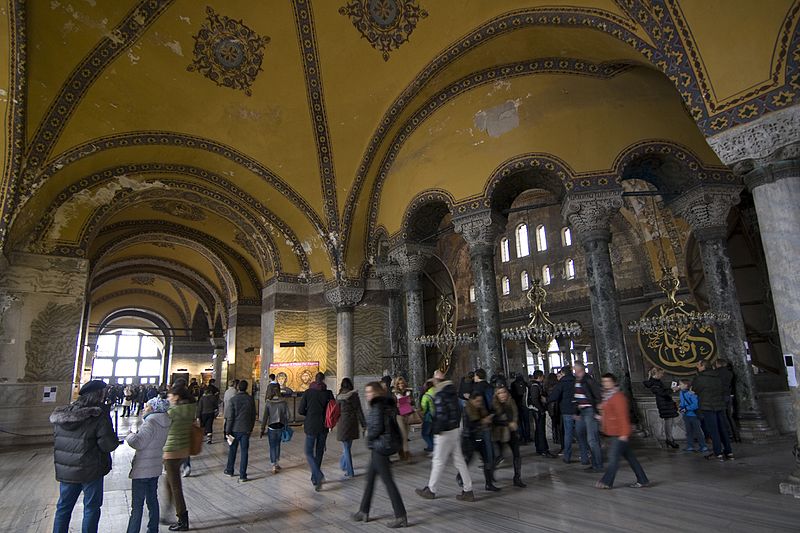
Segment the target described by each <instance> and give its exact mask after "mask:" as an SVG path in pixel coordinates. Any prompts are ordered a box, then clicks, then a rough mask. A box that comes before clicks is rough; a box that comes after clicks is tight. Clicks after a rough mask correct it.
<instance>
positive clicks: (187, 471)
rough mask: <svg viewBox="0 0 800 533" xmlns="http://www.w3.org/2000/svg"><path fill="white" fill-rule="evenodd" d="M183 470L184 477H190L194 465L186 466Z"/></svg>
mask: <svg viewBox="0 0 800 533" xmlns="http://www.w3.org/2000/svg"><path fill="white" fill-rule="evenodd" d="M181 470H182V471H183V477H189V475H191V473H192V467H191V466H186V467H184V468H181Z"/></svg>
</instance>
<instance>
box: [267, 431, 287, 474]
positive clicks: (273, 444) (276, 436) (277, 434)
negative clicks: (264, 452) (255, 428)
mask: <svg viewBox="0 0 800 533" xmlns="http://www.w3.org/2000/svg"><path fill="white" fill-rule="evenodd" d="M268 431H269V433H267V438H268V439H269V464H270V465H272V466H275V465H277V464H278V461H280V460H281V437H282V436H283V429H272V428H269V430H268Z"/></svg>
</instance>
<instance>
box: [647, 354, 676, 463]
mask: <svg viewBox="0 0 800 533" xmlns="http://www.w3.org/2000/svg"><path fill="white" fill-rule="evenodd" d="M663 379H664V370H663V369H662V368H658V367H653V368H651V369H650V372H648V379H647V381H645V382H644V383H643V385H644V387H645V388H646V389H647V390H649V391H650V392H652V393H653V395H654V396H655V397H656V407H657V408H658V416H659V418H661V420H663V421H664V439H665V440H666V443H667V446H669V447H670V448H675V449H677V448H678V443H677V442H675V438H674V437H673V436H672V427H673V426H674V425H675V420H677V419H678V407H677V406H676V405H675V400H674V399H673V398H672V391H671V390H670V389H669V388H667V387H666V386H665V385H664V382H663V381H662V380H663Z"/></svg>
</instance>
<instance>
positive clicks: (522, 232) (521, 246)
mask: <svg viewBox="0 0 800 533" xmlns="http://www.w3.org/2000/svg"><path fill="white" fill-rule="evenodd" d="M530 253H531V249H530V247H529V245H528V225H527V224H520V225H519V226H517V257H525V256H527V255H529V254H530Z"/></svg>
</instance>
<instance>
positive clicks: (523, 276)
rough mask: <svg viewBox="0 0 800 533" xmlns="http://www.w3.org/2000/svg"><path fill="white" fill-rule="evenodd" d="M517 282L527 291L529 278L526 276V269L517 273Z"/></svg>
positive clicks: (529, 283) (529, 286)
mask: <svg viewBox="0 0 800 533" xmlns="http://www.w3.org/2000/svg"><path fill="white" fill-rule="evenodd" d="M519 284H520V286H521V287H522V290H523V291H527V290H528V289H530V288H531V279H530V278H529V277H528V272H527V270H523V271H522V274H520V275H519Z"/></svg>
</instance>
